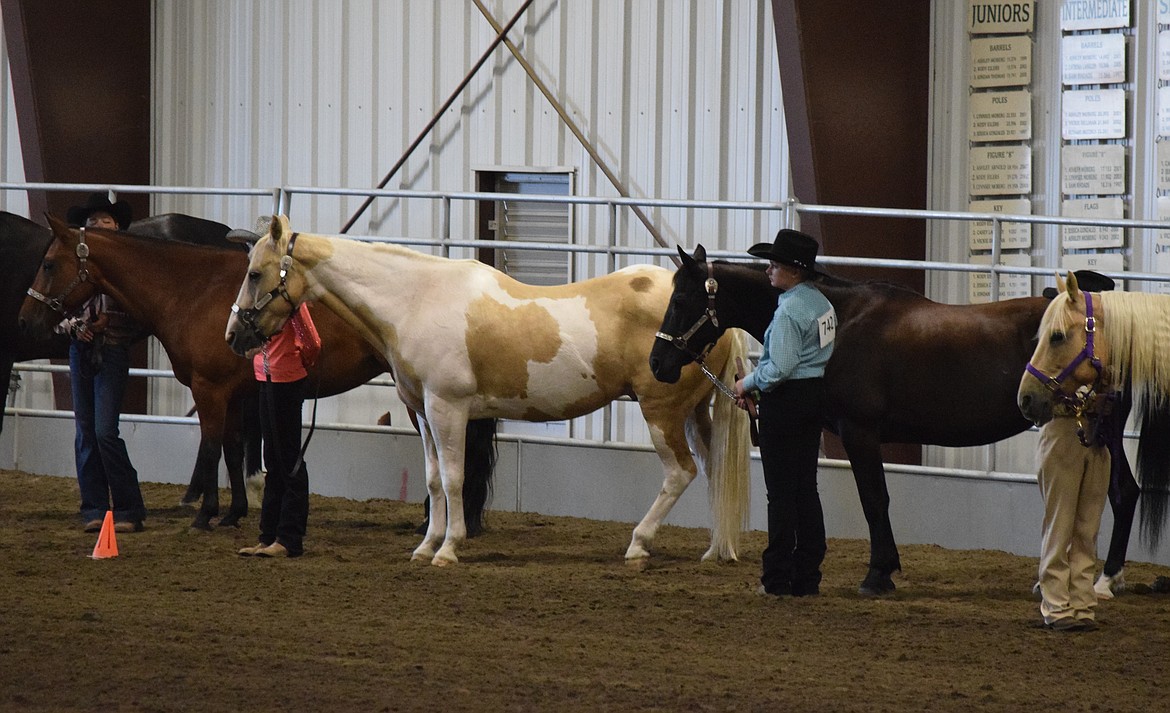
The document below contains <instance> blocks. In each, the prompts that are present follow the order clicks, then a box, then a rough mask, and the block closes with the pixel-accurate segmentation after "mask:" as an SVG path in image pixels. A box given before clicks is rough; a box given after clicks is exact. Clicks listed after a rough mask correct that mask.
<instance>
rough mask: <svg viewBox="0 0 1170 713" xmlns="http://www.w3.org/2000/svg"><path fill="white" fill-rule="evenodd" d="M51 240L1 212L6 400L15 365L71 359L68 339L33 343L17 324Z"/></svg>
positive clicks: (1, 381) (0, 415) (0, 364)
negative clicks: (36, 361) (28, 290)
mask: <svg viewBox="0 0 1170 713" xmlns="http://www.w3.org/2000/svg"><path fill="white" fill-rule="evenodd" d="M52 237H53V236H52V234H51V233H50V232H49V231H48V230H47V229H46V228H44V227H43V226H40V225H37V224H36V223H34V222H32V221H31V220H29V219H27V218H22V217H21V216H19V215H15V214H13V213H7V212H2V211H0V389H2V391H0V394H3V395H4V396H5V397H7V394H8V385H9V382H10V380H11V378H12V364H13V363H14V362H18V361H27V360H29V359H56V358H61V359H64V358H66V357H68V356H69V339H68V338H67V337H65V336H62V335H59V334H48V335H42V336H41V337H39V338H36V339H30V338H28V337H27V336H25V335H24V334H22V333H21V331H20V328H19V326H18V324H17V315H18V314H19V313H20V305H21V304H22V303H23V302H24V296H25V295H24V291H25V289H26V288H27V287H28V286H29V285H31V284H32V281H33V277H35V276H36V274H37V267H38V266H39V265H40V264H41V256H42V255H44V254H45V248H47V247H48V246H49V240H51V239H52ZM6 401H7V398H5V402H6ZM3 426H4V409H3V408H2V407H0V429H2V428H3Z"/></svg>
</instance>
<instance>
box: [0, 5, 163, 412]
mask: <svg viewBox="0 0 1170 713" xmlns="http://www.w3.org/2000/svg"><path fill="white" fill-rule="evenodd" d="M0 12H3V18H4V35H5V40H6V42H7V44H8V54H9V61H10V67H11V72H12V87H13V93H14V94H15V98H16V119H17V124H18V126H19V128H20V144H21V151H22V154H23V157H24V170H25V176H26V177H27V180H29V181H31V182H42V181H43V182H50V183H104V184H116V183H122V184H142V185H145V184H149V183H150V37H151V26H150V1H149V0H102V2H95V1H94V0H0ZM85 196H86V194H85V192H81V193H62V192H52V193H48V192H45V191H31V192H30V193H29V196H28V198H29V217H30V218H32V219H33V220H34V221H37V222H40V223H41V224H43V225H47V223H46V222H45V221H44V213H45V212H46V211H48V212H50V213H53V214H54V215H59V216H64V215H65V211H66V210H67V209H68V208H69V206H71V205H76V204H79V203H81V202H82V201H83V200H84V199H85ZM121 198H123V199H125V200H126V201H128V202H129V203H130V205H131V206H132V207H133V209H134V215H135V217H139V218H140V217H145V216H146V215H147V211H148V210H149V202H148V197H147V196H145V195H136V194H126V195H123V196H121ZM132 357H133V360H132V365H133V366H137V367H141V366H145V365H146V347H145V344H143V345H141V346H139V347H138V348H137V349H136V350H135V351H134V352H133V354H132ZM56 381H57V382H59V381H60V380H56ZM55 384H56V385H57V386H58V388H56V389H55V391H56V393H57V394H58V395H59V396H60V395H62V394H64V395H65V396H66V398H65V399H64V401H62V400H61V399H60V398H58V404H59V405H61V404H64V405H67V404H68V397H67V395H68V388H67V384H68V382H65V386H66V388H64V389H62V388H60V384H58V383H56V382H55ZM145 407H146V385H145V380H144V379H131V380H130V384H129V387H128V388H127V393H126V409H125V410H127V411H135V412H142V411H144V410H145Z"/></svg>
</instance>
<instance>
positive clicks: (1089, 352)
mask: <svg viewBox="0 0 1170 713" xmlns="http://www.w3.org/2000/svg"><path fill="white" fill-rule="evenodd" d="M1081 294H1083V295H1084V296H1085V347H1084V348H1083V349H1081V352H1080V354H1077V355H1076V357H1074V358H1073V360H1072V362H1071V363H1070V364H1069V365H1068V366H1066V367H1064V370H1063V371H1061V372H1060V374H1058V375H1057V376H1048V375H1047V374H1045V373H1044V372H1042V371H1040V370H1039V369H1037V368H1036V367H1034V366H1032V362H1030V361H1029V362H1028V366H1027V367H1025V368H1026V370H1027V372H1028V373H1029V374H1031V375H1032V376H1034V377H1036V378H1037V379H1039V380H1040V382H1041V383H1043V384H1044V385H1045V386H1047V387H1048V389H1049V390H1050V391H1052V393H1054V394H1055V395H1056V396H1057V397H1058V398H1060V399H1061V400H1064V401H1067V402H1070V403H1073V404H1074V405H1075V404H1076V402H1078V401H1082V400H1083V399H1080V398H1079V397H1076V396H1073V395H1072V394H1066V393H1064V392H1063V391H1061V390H1060V386H1061V384H1063V383H1064V380H1065V379H1067V378H1068V377H1069V376H1071V375H1072V373H1073V372H1074V371H1076V369H1077V367H1078V366H1080V365H1081V362H1083V361H1085V360H1088V362H1089V364H1090V365H1091V366H1092V367H1093V368H1094V369H1096V370H1097V381H1100V380H1101V360H1100V359H1098V358H1097V355H1096V353H1095V352H1094V349H1093V335H1094V334H1096V333H1097V320H1096V318H1095V317H1093V295H1092V294H1091V293H1089V292H1082V293H1081ZM1094 386H1096V383H1094Z"/></svg>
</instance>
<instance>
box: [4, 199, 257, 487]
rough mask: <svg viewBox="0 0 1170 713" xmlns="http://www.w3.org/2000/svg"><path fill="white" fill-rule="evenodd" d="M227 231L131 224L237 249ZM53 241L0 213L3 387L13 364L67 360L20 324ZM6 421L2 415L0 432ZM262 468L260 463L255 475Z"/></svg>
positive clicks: (157, 220)
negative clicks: (30, 290)
mask: <svg viewBox="0 0 1170 713" xmlns="http://www.w3.org/2000/svg"><path fill="white" fill-rule="evenodd" d="M228 230H229V228H228V227H227V226H226V225H224V224H222V223H216V222H215V221H211V220H206V219H204V218H196V217H194V216H190V215H183V214H181V213H166V214H163V215H156V216H150V217H148V218H142V219H141V220H136V221H134V222H133V223H131V224H130V228H129V231H128V232H131V233H135V234H136V235H144V236H147V237H151V238H157V239H160V240H180V241H183V242H191V243H195V244H197V245H218V246H220V247H225V248H227V247H234V248H235V249H239V246H238V245H236V244H234V243H232V242H230V241H228V240H227V239H226V238H225V237H224V236H225V235H227V233H228ZM52 239H53V233H52V232H51V231H50V230H49V229H48V228H46V227H44V226H42V225H38V224H36V223H34V222H32V221H31V220H29V219H28V218H25V217H23V216H19V215H16V214H14V213H8V212H5V211H0V384H4V385H7V384H8V383H9V380H10V379H11V375H12V365H13V363H14V362H17V361H28V360H31V359H66V358H68V357H69V338H68V337H66V336H65V335H61V334H50V335H47V336H42V337H39V338H36V339H30V338H28V337H27V336H26V335H25V334H24V333H23V332H22V331H21V329H20V327H19V324H18V322H17V316H18V315H19V314H20V307H21V305H22V304H23V303H24V298H25V294H26V288H27V287H28V286H29V285H31V284H32V281H33V279H34V278H35V277H36V274H37V270H38V269H39V268H40V265H41V257H42V256H44V254H45V250H46V249H47V248H48V247H49V242H50V241H51V240H52ZM3 418H4V414H3V410H2V409H0V430H2V427H3V423H4V422H3ZM257 433H258V431H257ZM257 455H258V453H257ZM258 468H259V466H258V463H257V467H256V468H254V470H257V469H258Z"/></svg>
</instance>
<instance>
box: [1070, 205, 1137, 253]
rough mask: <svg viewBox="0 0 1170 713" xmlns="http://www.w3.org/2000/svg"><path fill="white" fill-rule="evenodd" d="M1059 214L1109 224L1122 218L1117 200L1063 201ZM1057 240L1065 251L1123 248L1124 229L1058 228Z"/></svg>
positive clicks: (1123, 215)
mask: <svg viewBox="0 0 1170 713" xmlns="http://www.w3.org/2000/svg"><path fill="white" fill-rule="evenodd" d="M1060 214H1061V215H1062V216H1064V217H1066V218H1089V219H1092V220H1112V219H1115V218H1117V219H1120V218H1124V217H1125V203H1124V201H1122V199H1121V198H1119V197H1117V198H1084V199H1071V200H1064V201H1061V203H1060ZM1060 239H1061V242H1062V244H1063V246H1064V249H1065V250H1079V249H1083V248H1119V247H1122V246H1123V245H1124V244H1125V229H1124V228H1121V227H1113V226H1106V225H1062V226H1061V229H1060Z"/></svg>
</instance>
